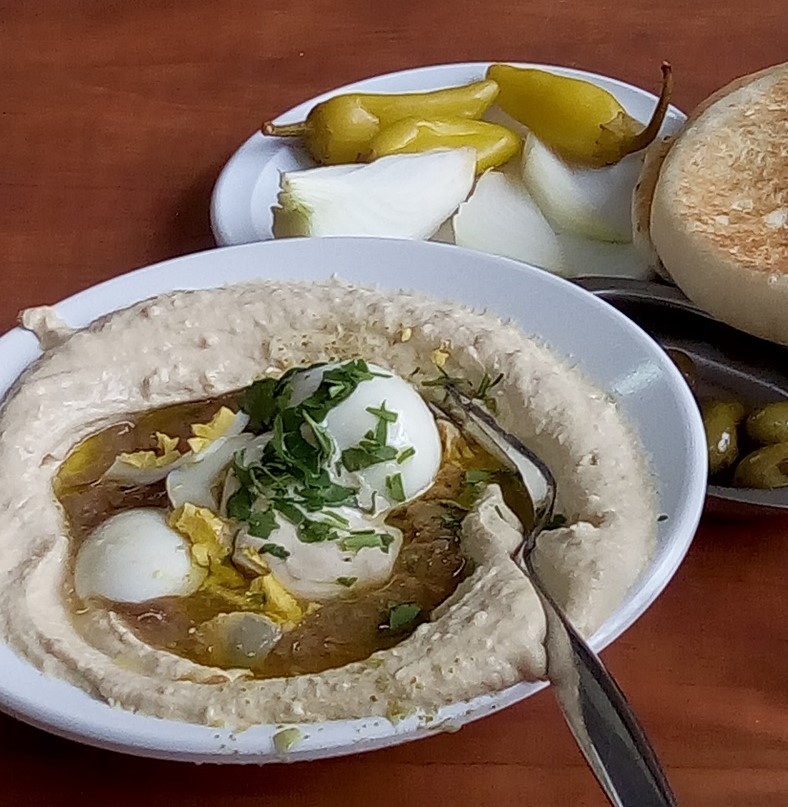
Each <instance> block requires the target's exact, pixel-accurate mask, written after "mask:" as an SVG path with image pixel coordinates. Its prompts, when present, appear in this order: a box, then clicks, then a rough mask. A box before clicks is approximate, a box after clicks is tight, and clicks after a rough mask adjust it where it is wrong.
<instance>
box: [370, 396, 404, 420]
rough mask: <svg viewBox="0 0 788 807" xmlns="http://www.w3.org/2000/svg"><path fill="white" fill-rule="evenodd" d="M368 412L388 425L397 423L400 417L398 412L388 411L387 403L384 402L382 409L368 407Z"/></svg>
mask: <svg viewBox="0 0 788 807" xmlns="http://www.w3.org/2000/svg"><path fill="white" fill-rule="evenodd" d="M367 412H369V414H370V415H374V416H375V417H376V418H379V419H380V420H385V421H386V423H396V422H397V418H398V417H399V415H398V414H397V413H396V412H390V411H389V410H388V409H386V402H385V401H383V403H382V404H381V405H380V407H374V406H368V407H367Z"/></svg>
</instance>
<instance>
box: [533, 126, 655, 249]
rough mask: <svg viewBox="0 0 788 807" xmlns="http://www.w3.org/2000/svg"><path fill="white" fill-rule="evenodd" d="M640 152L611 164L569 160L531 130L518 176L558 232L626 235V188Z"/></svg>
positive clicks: (610, 237) (630, 187) (626, 238)
mask: <svg viewBox="0 0 788 807" xmlns="http://www.w3.org/2000/svg"><path fill="white" fill-rule="evenodd" d="M642 164H643V154H642V153H638V154H631V155H629V156H627V157H624V159H623V160H621V161H620V162H618V163H616V164H615V165H609V166H606V167H604V168H582V167H577V166H572V165H569V164H568V163H566V162H564V161H563V160H562V159H560V158H559V157H558V156H556V155H555V154H554V153H553V152H552V151H551V150H550V149H549V148H548V147H547V146H545V145H544V143H542V142H541V141H540V140H538V139H537V138H535V137H534V136H533V135H529V136H528V139H527V140H526V142H525V148H524V149H523V180H524V181H525V185H526V187H527V188H528V191H529V193H530V194H531V196H532V197H533V198H534V200H535V201H536V203H537V204H538V205H539V207H540V209H541V210H542V212H543V213H544V215H545V217H546V218H547V220H548V221H549V222H550V223H551V224H552V225H553V228H554V229H555V230H556V231H558V232H568V233H573V234H575V235H580V236H584V237H586V238H593V239H596V240H597V241H614V242H618V243H624V244H625V243H629V242H630V241H632V193H633V191H634V189H635V184H636V183H637V181H638V177H639V175H640V169H641V166H642Z"/></svg>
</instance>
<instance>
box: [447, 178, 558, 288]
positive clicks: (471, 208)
mask: <svg viewBox="0 0 788 807" xmlns="http://www.w3.org/2000/svg"><path fill="white" fill-rule="evenodd" d="M452 224H453V226H454V238H455V243H456V244H457V245H458V246H461V247H470V248H471V249H478V250H480V251H481V252H489V253H491V254H493V255H501V256H503V257H505V258H514V259H515V260H518V261H524V262H525V263H531V264H533V265H534V266H539V267H541V268H542V269H547V270H548V271H550V272H554V273H556V274H563V273H564V265H563V256H562V254H561V249H560V244H559V241H558V238H557V237H556V234H555V233H554V232H553V230H552V228H551V227H550V225H549V224H548V223H547V220H546V219H545V217H544V216H543V215H542V213H541V211H540V210H539V208H538V207H537V206H536V203H535V202H534V200H533V199H532V198H531V197H530V196H529V195H528V191H527V190H526V189H525V186H524V185H523V183H522V182H520V181H519V180H517V179H516V178H513V177H510V176H507V175H505V174H503V173H501V172H499V171H488V172H487V173H486V174H482V176H480V177H479V180H478V181H477V183H476V188H475V190H474V191H473V193H472V194H471V198H470V199H468V201H467V202H464V203H463V204H461V205H460V209H459V210H458V211H457V213H456V214H455V216H454V219H453V220H452Z"/></svg>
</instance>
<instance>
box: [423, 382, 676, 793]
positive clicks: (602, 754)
mask: <svg viewBox="0 0 788 807" xmlns="http://www.w3.org/2000/svg"><path fill="white" fill-rule="evenodd" d="M446 393H447V395H446V400H445V401H444V402H443V403H442V404H440V405H439V406H438V407H437V408H438V409H439V410H440V411H441V412H442V413H443V414H445V415H447V416H448V417H449V418H450V419H451V420H452V421H453V422H454V423H455V424H456V425H457V426H458V427H459V428H460V429H461V430H462V431H463V432H465V433H466V434H468V435H470V436H471V437H472V438H473V439H474V440H476V442H477V443H479V445H481V446H482V447H483V448H484V449H485V450H486V451H488V452H489V453H490V454H491V455H492V456H494V457H496V458H497V459H499V460H500V461H501V462H502V463H503V464H504V465H505V466H506V467H508V468H510V469H511V470H513V471H514V472H515V474H516V475H517V477H519V479H520V480H521V481H522V483H523V485H524V487H525V489H526V491H527V493H528V494H529V496H530V502H529V503H528V506H524V501H522V500H520V499H519V497H516V496H515V497H511V496H510V497H508V498H507V500H506V503H507V505H509V506H510V508H511V509H512V510H513V511H514V512H515V515H517V516H518V518H521V520H522V518H523V516H522V515H521V514H522V513H526V512H527V513H528V515H530V510H531V506H532V508H533V526H532V527H531V529H530V530H527V531H526V533H525V536H524V538H523V541H522V543H521V544H520V546H519V547H518V548H517V549H516V550H515V552H514V555H513V556H512V559H513V560H514V561H515V563H516V564H517V565H518V566H519V567H520V569H521V570H522V571H523V572H524V573H525V574H526V575H527V577H528V579H529V580H530V581H531V582H532V583H533V586H534V589H535V590H536V592H537V594H538V595H539V599H540V600H541V602H542V607H543V608H544V612H545V617H546V621H547V632H546V639H545V650H546V653H547V677H548V680H549V681H550V683H551V684H552V685H553V691H554V692H555V695H556V698H557V700H558V704H559V706H560V707H561V710H562V711H563V713H564V717H565V718H566V722H567V723H568V724H569V728H570V729H571V730H572V734H574V737H575V740H576V741H577V744H578V745H579V746H580V750H581V751H582V752H583V754H584V756H585V758H586V760H587V762H588V764H589V766H590V767H591V770H592V771H593V773H594V775H595V776H596V778H597V781H598V782H599V784H600V785H601V787H602V790H604V792H605V795H606V796H607V798H608V800H609V801H610V803H611V804H612V805H614V807H666V805H676V799H675V797H674V795H673V793H672V792H671V789H670V786H669V785H668V782H667V779H666V778H665V775H664V773H663V772H662V769H661V768H660V766H659V762H658V761H657V757H656V755H655V753H654V751H653V749H652V748H651V745H650V744H649V742H648V740H647V739H646V735H645V733H644V731H643V729H642V728H641V726H640V724H639V723H638V721H637V718H636V717H635V715H634V713H633V712H632V710H631V709H630V707H629V704H628V703H627V700H626V698H625V697H624V694H623V693H622V692H621V690H620V689H619V687H618V685H617V684H616V682H615V681H614V680H613V677H612V676H611V675H610V673H609V672H608V671H607V670H606V669H605V667H604V665H603V664H602V662H601V661H600V660H599V658H598V656H597V655H596V654H595V653H594V652H593V650H591V648H590V647H589V646H588V645H587V644H586V643H585V641H584V640H583V639H582V638H581V637H580V636H579V635H578V633H577V631H576V630H575V629H574V628H573V627H572V625H571V623H570V622H569V620H568V619H567V617H566V615H565V614H564V612H563V610H562V609H561V607H560V606H559V605H558V604H557V603H556V602H555V600H554V599H553V598H552V597H551V595H550V593H549V591H547V589H546V588H545V586H544V584H543V583H542V581H541V580H540V579H539V575H538V574H537V572H536V569H535V568H534V565H533V550H534V548H535V546H536V539H537V537H538V535H539V534H540V533H541V532H542V530H543V529H544V528H545V525H546V524H547V523H548V521H549V520H550V518H551V517H552V513H553V504H554V502H555V492H556V484H555V479H554V478H553V475H552V474H551V473H550V470H549V468H547V466H546V465H545V464H544V462H542V460H541V459H539V457H537V456H536V455H535V454H533V453H532V452H531V451H529V450H528V449H527V448H526V447H525V446H524V445H523V444H522V443H521V442H520V441H519V440H518V439H517V438H516V437H514V436H513V435H511V434H509V433H507V432H506V431H504V430H503V429H502V428H501V427H500V426H499V425H498V424H497V423H496V421H495V419H494V418H493V417H492V415H490V414H489V412H487V411H485V410H484V409H482V408H481V407H480V406H478V405H477V404H475V403H474V402H473V400H471V399H470V398H469V397H468V396H467V395H464V394H463V393H462V392H460V391H459V390H458V389H457V388H456V387H454V386H452V385H447V387H446ZM510 499H511V500H510ZM527 517H528V516H526V518H527ZM525 523H527V521H526V522H524V524H525Z"/></svg>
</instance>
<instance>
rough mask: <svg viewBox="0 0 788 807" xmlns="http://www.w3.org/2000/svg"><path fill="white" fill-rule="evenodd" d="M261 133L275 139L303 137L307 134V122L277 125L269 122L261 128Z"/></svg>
mask: <svg viewBox="0 0 788 807" xmlns="http://www.w3.org/2000/svg"><path fill="white" fill-rule="evenodd" d="M260 131H261V132H262V133H263V134H264V135H273V136H274V137H301V135H303V134H304V132H306V122H305V121H301V123H282V124H276V123H272V122H271V121H270V120H269V121H266V122H265V123H264V124H263V125H262V126H261V127H260Z"/></svg>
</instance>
